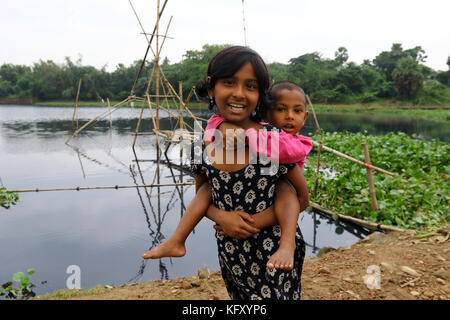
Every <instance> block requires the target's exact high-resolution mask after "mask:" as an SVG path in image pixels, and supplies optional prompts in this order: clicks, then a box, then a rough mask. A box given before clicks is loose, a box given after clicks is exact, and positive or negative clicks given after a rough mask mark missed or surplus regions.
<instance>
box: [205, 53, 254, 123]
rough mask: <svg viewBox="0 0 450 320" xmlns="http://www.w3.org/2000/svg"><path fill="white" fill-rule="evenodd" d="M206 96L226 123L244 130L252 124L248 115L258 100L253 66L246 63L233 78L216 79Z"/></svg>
mask: <svg viewBox="0 0 450 320" xmlns="http://www.w3.org/2000/svg"><path fill="white" fill-rule="evenodd" d="M208 94H209V96H210V97H214V98H215V100H216V104H217V107H218V108H219V112H220V114H221V115H222V116H223V117H224V118H225V119H226V120H227V121H229V122H232V123H234V124H236V125H239V126H241V127H242V128H244V129H246V128H247V127H248V126H249V125H250V124H251V123H252V120H251V119H250V115H251V114H252V112H253V111H254V110H255V108H256V105H257V104H258V100H259V91H258V80H257V78H256V75H255V72H254V69H253V65H252V64H251V63H250V62H247V63H245V64H244V65H243V66H242V67H241V68H240V69H239V70H238V71H237V72H236V73H235V74H234V75H233V76H231V77H229V78H222V79H218V80H217V82H216V84H215V86H214V88H213V89H211V90H208Z"/></svg>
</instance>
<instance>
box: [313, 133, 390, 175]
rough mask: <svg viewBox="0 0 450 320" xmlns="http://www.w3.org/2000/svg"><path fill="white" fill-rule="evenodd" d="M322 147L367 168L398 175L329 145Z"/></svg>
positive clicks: (317, 144) (314, 142) (316, 143)
mask: <svg viewBox="0 0 450 320" xmlns="http://www.w3.org/2000/svg"><path fill="white" fill-rule="evenodd" d="M312 143H313V144H314V145H315V146H319V145H320V144H319V143H318V142H316V141H314V140H313V141H312ZM322 149H323V150H325V151H328V152H331V153H333V154H335V155H337V156H339V157H342V158H344V159H347V160H350V161H353V162H355V163H357V164H360V165H362V166H364V167H366V168H370V169H372V170H376V171H379V172H381V173H384V174H387V175H389V176H392V177H395V176H396V174H395V173H393V172H390V171H387V170H384V169H381V168H378V167H375V166H373V165H371V164H368V163H365V162H363V161H360V160H358V159H355V158H352V157H350V156H348V155H346V154H344V153H342V152H339V151H337V150H334V149H332V148H329V147H327V146H324V145H322Z"/></svg>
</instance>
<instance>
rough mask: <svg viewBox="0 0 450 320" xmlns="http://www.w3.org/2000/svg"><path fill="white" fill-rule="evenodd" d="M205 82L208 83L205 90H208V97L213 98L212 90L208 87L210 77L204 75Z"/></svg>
mask: <svg viewBox="0 0 450 320" xmlns="http://www.w3.org/2000/svg"><path fill="white" fill-rule="evenodd" d="M206 83H207V84H208V86H207V88H208V89H207V90H208V97H210V98H213V97H214V90H213V89H210V84H211V77H210V76H207V77H206Z"/></svg>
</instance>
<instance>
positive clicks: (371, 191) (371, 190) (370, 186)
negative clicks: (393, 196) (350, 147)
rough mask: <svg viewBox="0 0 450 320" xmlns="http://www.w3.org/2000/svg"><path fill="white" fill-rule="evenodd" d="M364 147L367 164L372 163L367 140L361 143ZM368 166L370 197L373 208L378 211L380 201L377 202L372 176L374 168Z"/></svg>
mask: <svg viewBox="0 0 450 320" xmlns="http://www.w3.org/2000/svg"><path fill="white" fill-rule="evenodd" d="M361 145H362V146H363V149H364V157H365V159H366V164H368V165H370V164H371V163H370V156H369V149H368V147H367V142H363V143H361ZM366 168H367V180H368V182H369V190H370V197H371V199H372V210H374V211H377V210H378V203H377V195H376V191H375V185H374V183H373V176H372V169H371V168H369V167H368V166H366Z"/></svg>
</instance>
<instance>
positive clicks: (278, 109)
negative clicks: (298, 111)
mask: <svg viewBox="0 0 450 320" xmlns="http://www.w3.org/2000/svg"><path fill="white" fill-rule="evenodd" d="M275 110H277V111H279V112H283V111H284V107H276V108H275Z"/></svg>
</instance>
